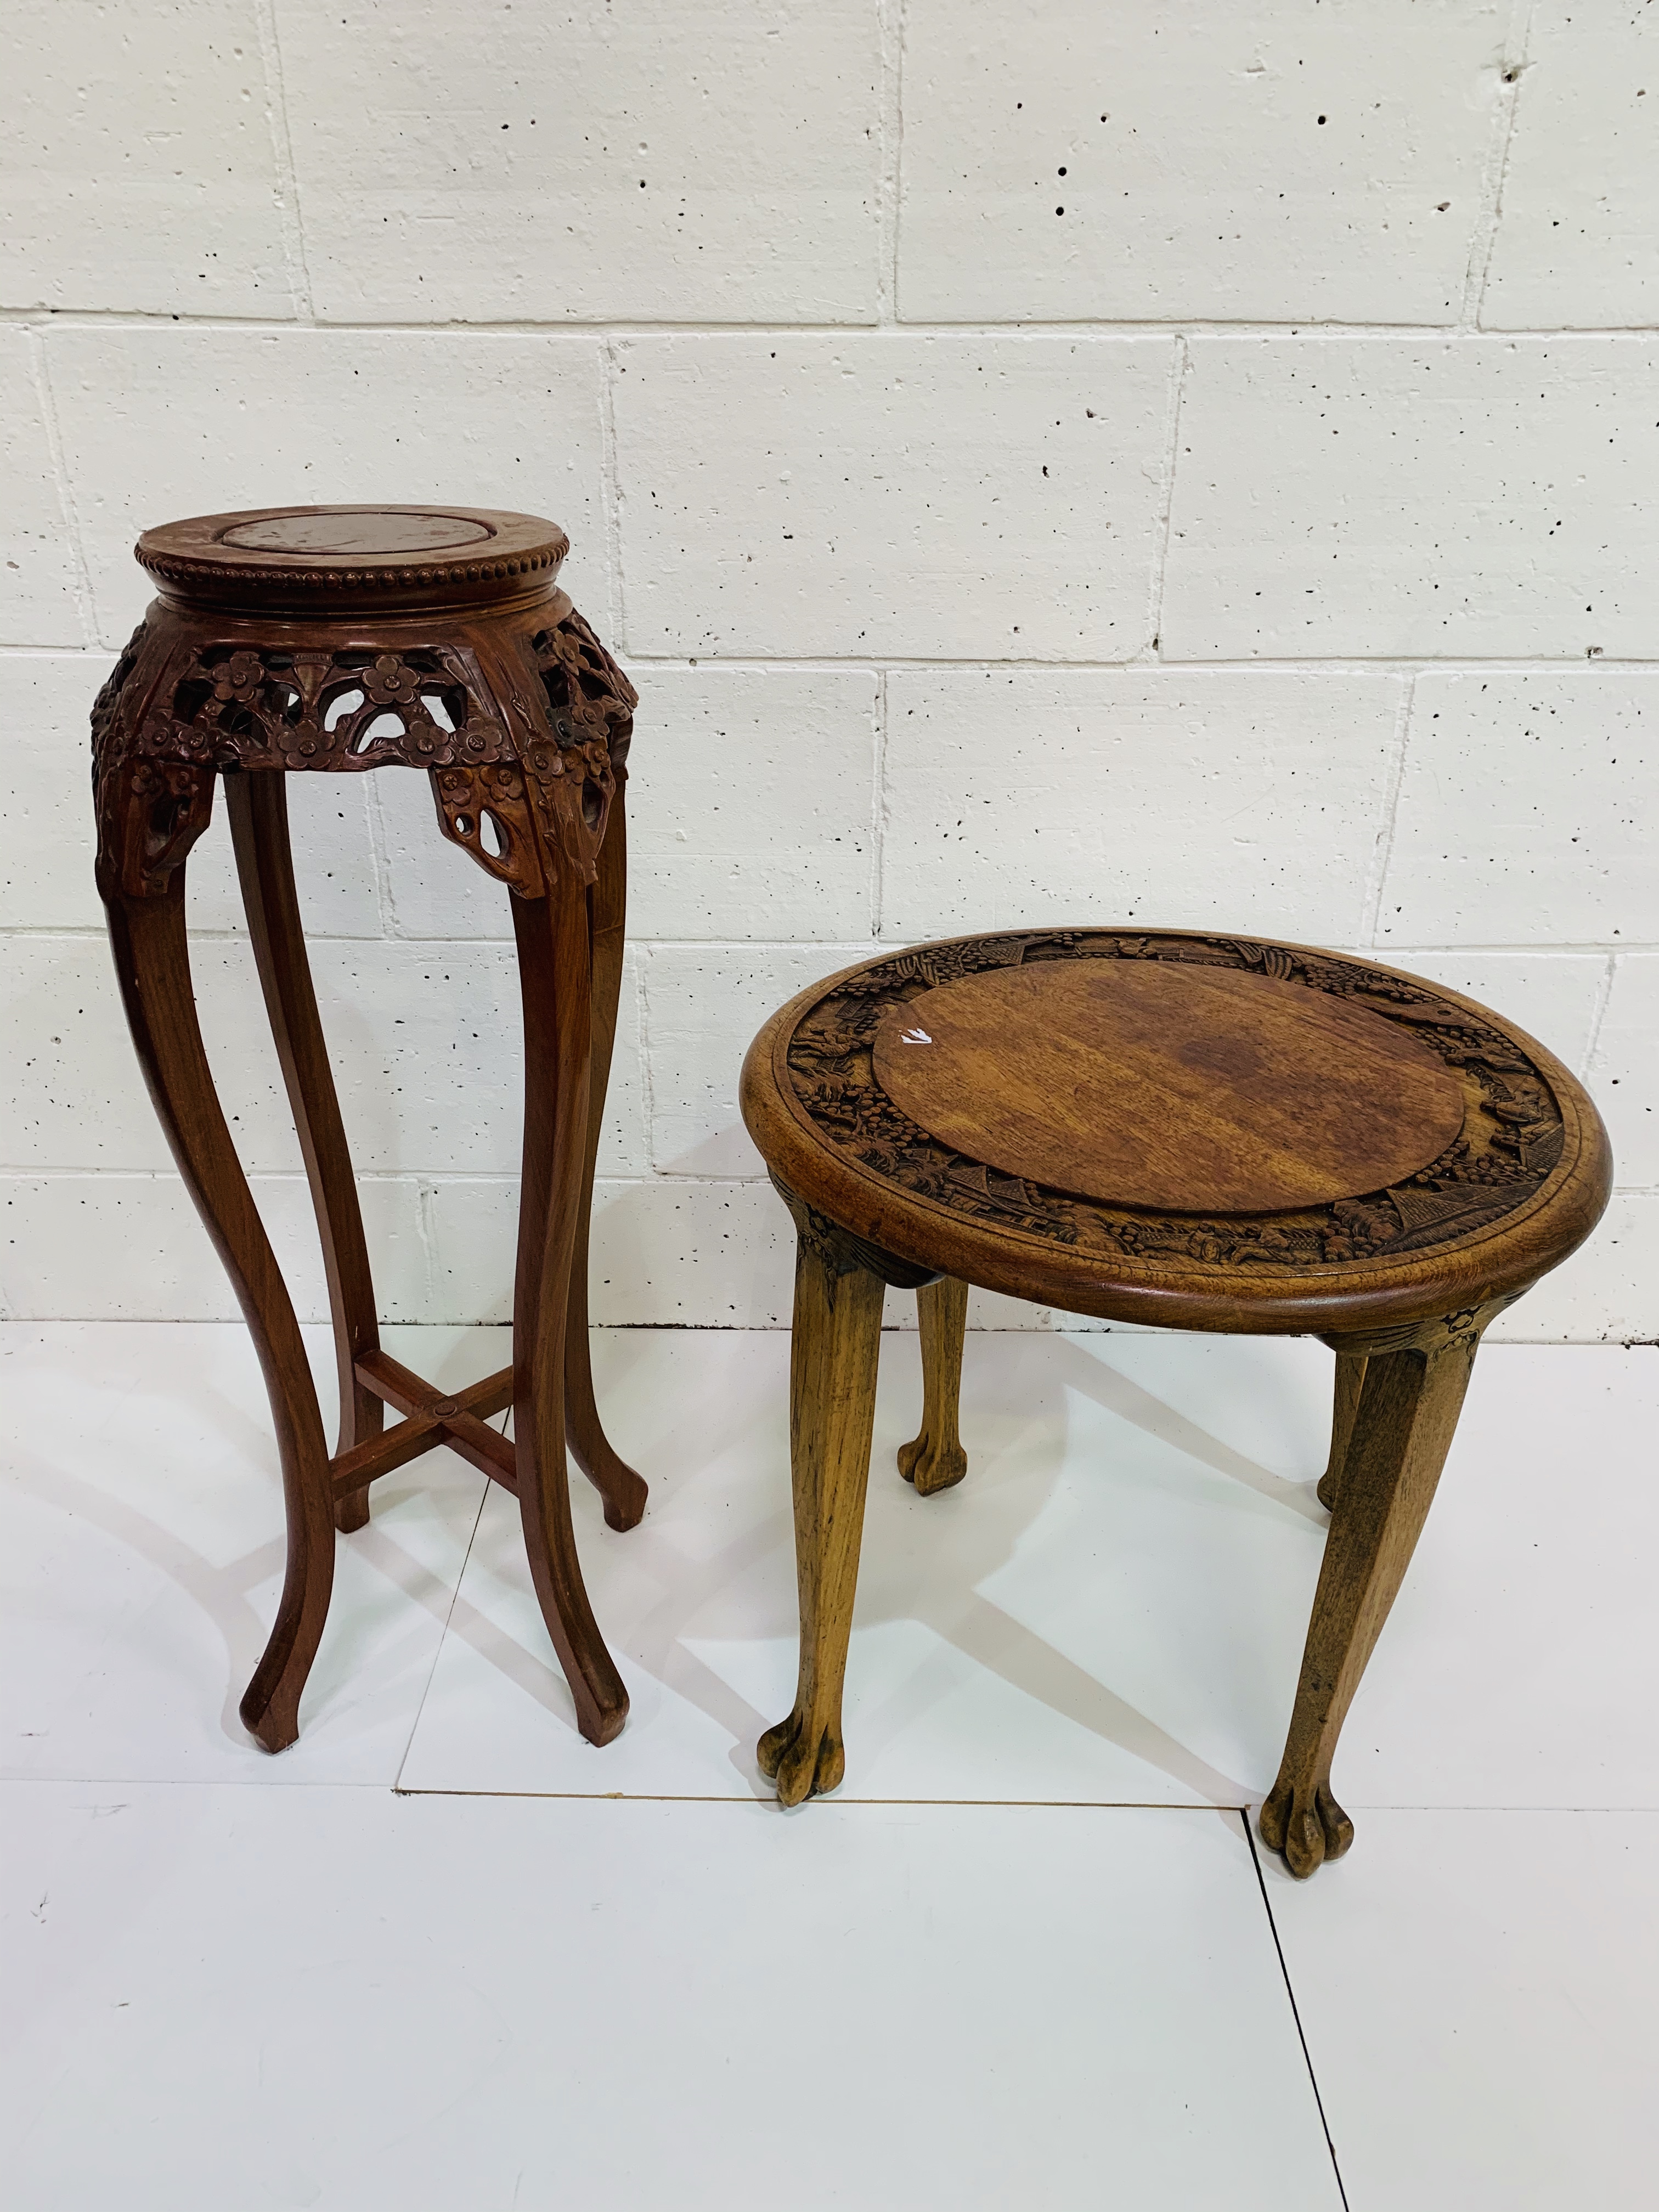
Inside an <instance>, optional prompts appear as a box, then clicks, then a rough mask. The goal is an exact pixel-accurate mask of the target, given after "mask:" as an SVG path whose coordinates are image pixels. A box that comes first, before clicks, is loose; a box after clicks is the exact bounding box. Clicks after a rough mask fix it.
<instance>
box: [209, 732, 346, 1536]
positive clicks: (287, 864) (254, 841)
mask: <svg viewBox="0 0 1659 2212" xmlns="http://www.w3.org/2000/svg"><path fill="white" fill-rule="evenodd" d="M225 810H226V811H227V813H228V815H229V817H230V834H231V840H232V843H233V845H234V848H235V853H236V871H237V874H238V876H239V877H240V881H241V887H242V903H243V905H244V907H245V908H246V910H247V925H248V933H249V935H250V937H251V938H252V943H253V957H254V961H255V963H256V964H257V966H258V970H259V981H260V984H261V986H262V987H263V989H264V995H265V1007H266V1011H267V1012H268V1013H269V1015H270V1033H271V1036H272V1037H273V1038H274V1040H275V1042H276V1057H277V1060H278V1061H279V1062H280V1063H281V1066H282V1070H283V1083H284V1084H285V1085H287V1088H288V1097H289V1107H290V1109H292V1111H293V1115H294V1127H295V1131H296V1133H298V1136H299V1139H300V1151H301V1155H302V1156H303V1158H304V1160H305V1164H306V1180H307V1182H308V1183H309V1184H310V1186H311V1203H312V1207H313V1212H315V1214H316V1217H317V1234H318V1237H319V1239H320V1241H321V1243H322V1248H323V1270H324V1273H325V1276H326V1277H327V1280H328V1305H329V1312H330V1315H331V1318H332V1320H333V1323H334V1355H335V1364H336V1367H337V1371H338V1375H339V1384H340V1429H339V1440H338V1442H337V1443H336V1445H335V1451H336V1453H337V1455H341V1456H343V1455H344V1454H345V1453H347V1452H349V1451H352V1450H355V1449H356V1447H357V1446H358V1445H359V1444H363V1443H368V1441H369V1440H370V1438H371V1437H378V1436H380V1435H382V1434H383V1433H384V1432H385V1429H386V1407H385V1404H384V1402H383V1401H381V1400H380V1398H379V1397H377V1396H376V1395H375V1394H374V1391H373V1390H370V1389H368V1388H367V1386H366V1385H365V1384H364V1383H363V1382H362V1378H361V1376H359V1375H358V1372H357V1363H358V1361H359V1360H360V1359H362V1358H365V1357H366V1356H367V1355H368V1353H369V1352H378V1351H379V1350H380V1327H379V1323H378V1322H377V1319H376V1316H375V1308H374V1279H373V1277H372V1276H371V1274H370V1273H369V1266H368V1245H367V1243H365V1242H364V1238H363V1217H362V1208H361V1206H359V1204H358V1202H357V1183H356V1176H354V1175H353V1174H352V1171H351V1153H350V1151H349V1147H348V1146H347V1144H346V1133H345V1124H344V1122H343V1121H342V1119H341V1117H340V1102H339V1097H338V1096H337V1092H336V1091H335V1088H334V1075H333V1071H332V1069H331V1067H330V1066H329V1062H328V1048H327V1046H326V1045H325V1042H324V1041H323V1027H322V1023H321V1021H320V1019H319V1016H318V1012H317V993H316V988H315V987H314V985H313V982H312V980H311V963H310V961H309V959H308V958H307V954H306V940H305V930H304V927H303V925H302V924H301V919H300V902H299V898H298V896H297V895H296V893H295V887H294V852H293V847H292V844H291V842H290V840H289V826H288V777H287V775H285V774H284V773H283V772H282V771H281V770H275V771H271V770H266V771H264V772H263V773H260V772H252V771H251V772H249V773H246V774H244V775H228V776H227V777H226V778H225ZM367 1521H368V1486H367V1485H365V1486H364V1487H363V1488H362V1490H358V1491H354V1492H352V1493H351V1494H350V1495H349V1497H346V1498H341V1499H339V1500H338V1502H337V1504H336V1505H335V1508H334V1525H335V1526H336V1528H339V1529H340V1530H342V1531H343V1532H344V1533H347V1534H349V1532H350V1531H351V1530H352V1529H354V1528H362V1526H363V1525H364V1523H365V1522H367Z"/></svg>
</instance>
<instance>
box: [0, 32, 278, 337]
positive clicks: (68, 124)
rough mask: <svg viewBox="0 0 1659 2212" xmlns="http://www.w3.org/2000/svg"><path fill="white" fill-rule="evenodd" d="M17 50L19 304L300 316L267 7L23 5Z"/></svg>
mask: <svg viewBox="0 0 1659 2212" xmlns="http://www.w3.org/2000/svg"><path fill="white" fill-rule="evenodd" d="M6 48H7V53H6V94H7V104H8V106H9V110H10V115H11V122H10V125H9V129H8V131H7V132H6V136H5V141H4V145H5V152H4V155H3V156H0V176H3V192H4V198H5V204H6V209H7V217H6V225H5V230H4V234H3V237H0V297H3V300H4V301H5V303H6V305H7V306H9V307H52V308H64V307H89V308H94V309H102V310H105V311H108V310H110V309H126V310H128V311H129V312H136V313H142V314H175V315H204V314H206V315H215V314H217V315H258V316H261V317H276V316H288V315H292V314H293V313H295V298H294V292H293V288H292V284H291V282H290V273H289V266H288V260H287V256H286V254H285V252H284V250H283V205H282V183H281V179H280V177H279V173H278V168H277V161H276V137H277V135H278V134H279V133H280V130H281V111H280V98H279V94H278V90H277V88H276V87H275V86H273V85H272V84H270V82H267V79H266V76H265V70H264V60H263V58H262V55H261V52H260V40H259V14H258V6H257V4H256V0H190V4H189V5H188V6H183V5H179V4H178V0H121V4H120V5H119V6H118V7H107V6H96V5H91V6H89V5H88V4H87V0H18V4H16V5H14V6H13V7H11V8H9V9H8V10H7V18H6Z"/></svg>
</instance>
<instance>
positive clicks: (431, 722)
mask: <svg viewBox="0 0 1659 2212" xmlns="http://www.w3.org/2000/svg"><path fill="white" fill-rule="evenodd" d="M207 619H209V620H210V618H207ZM497 660H498V663H499V665H497ZM520 670H522V671H523V673H522V679H521V680H520V673H519V671H520ZM634 707H635V692H634V690H633V687H632V685H631V684H629V681H628V679H627V678H626V677H625V676H623V673H622V671H621V670H620V669H618V668H617V665H616V663H615V662H614V661H613V660H612V659H611V657H610V655H609V654H608V653H606V652H605V648H604V647H603V646H601V645H600V643H599V640H598V639H597V638H596V637H595V636H594V635H593V633H592V630H591V629H589V627H588V625H587V624H586V623H585V622H584V621H583V619H582V617H580V615H579V614H577V613H576V612H575V611H574V610H572V611H570V612H569V613H568V614H567V615H566V616H565V617H563V619H562V620H561V621H559V622H556V623H552V624H550V625H548V626H546V627H544V628H541V629H535V630H534V631H530V630H520V631H518V632H517V633H514V632H513V631H512V630H511V629H507V631H506V633H505V635H504V636H503V638H502V641H501V648H498V655H497V659H492V662H491V663H490V665H486V664H485V663H484V662H483V660H481V659H480V657H479V653H477V652H475V651H473V650H472V649H471V647H469V646H462V645H453V644H449V643H447V642H444V641H441V640H439V639H435V641H433V642H431V643H429V644H424V645H415V646H404V647H399V648H398V649H397V650H396V651H393V650H392V649H390V648H389V647H388V648H381V647H373V646H370V647H356V646H341V647H334V648H328V647H301V646H293V647H290V646H286V645H281V644H277V643H274V642H273V643H270V644H266V643H264V642H263V641H259V642H254V643H246V642H244V643H228V642H222V641H217V640H216V639H215V638H214V637H213V636H212V635H211V634H210V632H209V633H208V634H205V635H204V622H202V621H191V622H189V623H186V622H184V621H182V620H180V619H179V617H177V616H175V615H173V614H172V613H170V612H168V611H165V610H161V609H152V610H151V611H150V613H149V615H148V616H147V617H145V620H144V621H143V623H140V624H139V626H138V629H137V630H136V631H135V632H134V633H133V635H132V637H131V640H130V641H129V643H128V645H127V647H126V648H125V651H124V652H123V653H122V654H121V656H120V658H119V659H118V661H117V663H116V665H115V667H114V668H113V669H112V671H111V672H110V676H109V679H108V681H107V682H106V684H105V685H104V687H103V689H102V690H101V691H100V693H99V695H98V699H97V702H96V703H95V704H94V708H93V714H92V732H93V781H94V792H95V804H96V808H97V815H98V823H99V872H100V883H101V882H108V883H110V884H112V885H116V886H118V888H119V889H120V890H122V891H124V892H125V895H126V896H129V897H152V896H159V895H160V894H161V892H162V891H164V890H166V888H167V881H168V879H169V878H170V877H171V874H172V872H173V868H175V867H176V866H178V865H179V861H180V860H183V858H184V857H185V852H186V851H187V850H188V848H189V845H190V843H191V842H192V840H193V838H194V837H195V836H198V835H199V834H200V830H201V829H202V828H203V827H204V826H205V823H206V820H207V810H208V809H210V806H211V804H212V794H211V782H212V778H213V775H214V774H215V773H216V772H217V773H222V774H230V773H240V772H245V771H251V772H258V771H263V770H267V769H286V770H298V769H327V770H331V771H333V772H335V773H355V772H356V771H357V770H360V769H374V768H384V767H391V766H399V767H407V768H424V769H429V770H430V771H431V772H432V775H433V779H434V786H433V787H434V793H435V798H436V800H437V805H438V815H439V820H440V822H441V824H442V826H443V829H444V832H445V835H446V836H449V837H450V838H451V839H452V840H453V842H455V843H457V844H459V845H460V846H461V847H462V848H464V849H465V851H467V852H469V853H471V855H472V857H473V859H474V860H477V862H478V864H479V866H481V867H483V869H485V871H486V872H488V873H489V874H490V875H492V876H494V877H495V878H497V880H498V881H501V882H503V883H506V884H508V885H509V886H510V887H511V888H512V890H513V891H514V892H516V893H517V894H518V895H519V896H521V897H526V898H534V897H539V896H542V894H543V892H544V889H545V888H546V878H547V872H548V870H549V869H550V867H552V866H556V865H558V864H559V863H560V862H562V863H563V864H564V865H567V866H571V867H574V868H575V869H576V870H577V871H578V872H579V873H580V876H581V878H582V879H583V880H584V881H586V882H589V883H591V882H592V880H593V878H594V875H595V872H596V868H597V862H598V857H599V847H600V845H601V844H602V842H603V841H604V836H605V822H606V819H607V817H608V814H609V811H610V805H611V799H612V798H613V797H614V795H615V793H616V791H617V786H618V784H619V783H620V781H622V780H623V776H624V775H625V773H626V769H625V763H626V760H627V756H628V744H629V737H630V735H631V733H632V730H633V710H634ZM141 766H143V767H144V768H146V769H148V771H149V775H150V777H152V778H153V777H155V776H160V777H161V779H162V781H163V782H164V783H165V784H166V786H167V790H166V792H165V793H162V792H161V790H160V788H159V787H155V788H153V787H152V784H151V782H150V781H146V780H144V779H139V780H137V781H135V779H136V778H137V777H138V770H139V769H140V767H141ZM186 770H187V771H189V772H190V773H191V775H192V776H195V777H196V778H197V779H205V783H204V784H203V783H202V782H200V781H197V782H192V783H191V785H190V790H191V793H192V794H193V796H192V797H191V803H190V805H189V807H188V808H186V809H185V812H184V813H182V814H179V817H178V822H177V824H176V826H175V828H174V829H172V830H169V831H167V833H166V834H163V831H162V830H161V828H159V827H157V826H156V825H157V824H158V823H160V822H161V820H162V818H163V816H164V814H166V813H167V805H168V804H170V803H171V802H173V801H175V800H177V799H179V796H180V792H179V790H175V788H174V787H175V785H177V784H178V783H179V776H180V775H182V774H183V773H184V772H185V771H186ZM135 810H136V814H135ZM174 811H175V812H176V811H177V810H176V807H175V809H174ZM198 814H199V817H200V818H199V820H197V815H198ZM130 815H133V816H134V817H135V818H134V819H133V820H132V821H131V822H129V819H128V817H129V816H130ZM138 816H142V817H143V820H142V822H141V821H139V820H138V819H137V817H138ZM168 818H169V819H171V818H172V817H170V816H169V817H168ZM190 823H195V827H194V828H193V829H192V828H190V826H189V825H190Z"/></svg>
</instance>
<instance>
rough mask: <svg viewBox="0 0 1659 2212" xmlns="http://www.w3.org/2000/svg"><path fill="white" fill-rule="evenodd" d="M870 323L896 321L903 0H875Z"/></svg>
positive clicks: (889, 325) (901, 162)
mask: <svg viewBox="0 0 1659 2212" xmlns="http://www.w3.org/2000/svg"><path fill="white" fill-rule="evenodd" d="M876 16H877V24H878V40H879V46H880V60H879V64H878V67H879V71H880V76H879V83H878V92H877V100H876V109H877V126H876V127H877V131H878V142H877V161H876V322H877V326H878V328H880V329H890V328H892V327H893V326H894V325H896V322H897V320H898V277H899V240H898V230H899V206H900V186H901V185H902V179H903V166H904V0H877V9H876Z"/></svg>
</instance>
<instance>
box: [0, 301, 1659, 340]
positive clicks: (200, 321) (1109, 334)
mask: <svg viewBox="0 0 1659 2212" xmlns="http://www.w3.org/2000/svg"><path fill="white" fill-rule="evenodd" d="M0 323H11V324H30V325H36V326H37V327H40V328H42V329H45V328H47V327H49V326H51V325H54V324H56V325H69V326H71V327H78V326H80V325H86V326H88V327H89V328H96V327H98V326H100V325H130V326H131V328H133V329H135V330H225V331H253V332H255V333H263V334H275V333H276V332H280V331H292V330H307V331H317V332H320V333H323V334H325V335H326V334H328V333H331V332H337V333H338V334H339V335H340V336H342V337H442V336H445V335H453V336H457V337H460V336H469V337H571V338H578V339H584V340H586V341H588V342H590V343H591V342H592V340H593V339H595V338H603V337H606V336H607V335H614V336H617V337H653V336H657V335H660V336H663V337H728V338H752V339H755V340H757V341H758V340H763V339H769V338H791V337H833V338H840V339H843V340H844V339H847V338H856V337H891V336H902V337H922V338H927V337H939V338H954V337H960V338H974V337H1018V338H1028V339H1030V340H1031V341H1032V342H1034V343H1036V342H1038V341H1040V340H1042V339H1044V338H1051V337H1052V338H1115V337H1116V338H1142V339H1151V338H1169V337H1176V336H1184V337H1187V338H1188V339H1189V340H1190V339H1200V338H1212V337H1213V338H1259V339H1261V340H1263V341H1273V340H1279V339H1292V340H1295V341H1297V342H1298V343H1318V342H1319V341H1320V340H1321V339H1323V338H1330V339H1364V340H1368V341H1370V340H1375V341H1376V342H1377V343H1390V342H1392V341H1394V340H1396V339H1400V340H1405V341H1407V342H1408V343H1439V342H1441V341H1443V340H1444V341H1446V342H1448V343H1464V344H1479V345H1508V344H1510V343H1516V342H1517V341H1520V340H1523V339H1524V340H1530V341H1533V342H1535V343H1557V342H1559V341H1560V340H1563V339H1574V340H1576V339H1583V340H1585V341H1586V342H1591V341H1596V342H1599V341H1601V340H1602V339H1618V340H1620V341H1630V342H1637V341H1639V342H1642V343H1652V341H1653V340H1654V339H1655V338H1656V337H1659V323H1557V324H1541V323H1529V324H1526V325H1521V324H1516V325H1515V326H1514V327H1513V328H1510V326H1508V325H1487V326H1485V327H1483V328H1481V329H1479V330H1476V329H1473V328H1468V327H1465V326H1464V325H1462V324H1460V323H1458V322H1457V321H1455V319H1448V320H1447V321H1445V322H1443V323H1364V322H1342V321H1340V320H1336V319H1330V320H1322V319H1320V318H1319V317H1318V316H1312V315H1285V316H1283V317H1281V318H1279V319H1276V320H1275V319H1273V318H1271V317H1258V318H1256V319H1248V318H1242V319H1240V320H1238V321H1237V322H1225V321H1206V320H1205V319H1202V318H1200V317H1194V316H1191V315H1165V316H1162V317H1153V318H1150V319H1143V320H1136V319H1133V318H1127V317H1126V318H1121V319H1115V318H1113V317H1110V316H1100V317H1097V318H1094V319H1090V318H1088V317H1079V318H1074V319H1072V320H1070V321H1056V322H1034V321H1032V320H1031V319H1030V318H1021V319H1018V320H1015V321H1011V322H1006V323H998V322H987V321H984V320H980V321H975V322H961V323H939V322H935V323H929V322H923V321H916V322H908V321H900V322H897V323H895V324H893V325H884V324H881V323H879V322H877V321H874V320H872V319H863V318H859V319H848V320H846V321H843V322H839V323H817V322H799V323H789V322H696V321H680V322H677V321H674V320H672V319H668V318H663V319H656V320H653V319H651V318H648V317H634V318H629V316H626V315H611V316H603V317H594V318H592V319H588V320H581V319H577V318H574V317H572V318H569V319H561V320H559V321H557V322H538V321H537V320H535V319H533V318H530V317H520V318H513V317H511V316H498V317H493V318H492V317H488V316H483V317H479V318H478V319H476V320H475V319H470V318H468V317H465V316H442V315H435V316H433V317H431V318H430V319H428V320H426V321H424V322H398V321H396V320H387V321H385V322H353V321H350V320H349V319H344V318H341V319H314V320H313V321H310V322H303V323H302V322H300V321H298V320H297V319H295V317H293V316H291V315H288V316H276V315H230V314H223V313H221V314H199V315H197V314H189V313H173V311H172V310H170V309H165V308H156V309H155V310H153V311H148V312H147V311H144V310H140V309H135V308H131V307H0Z"/></svg>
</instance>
